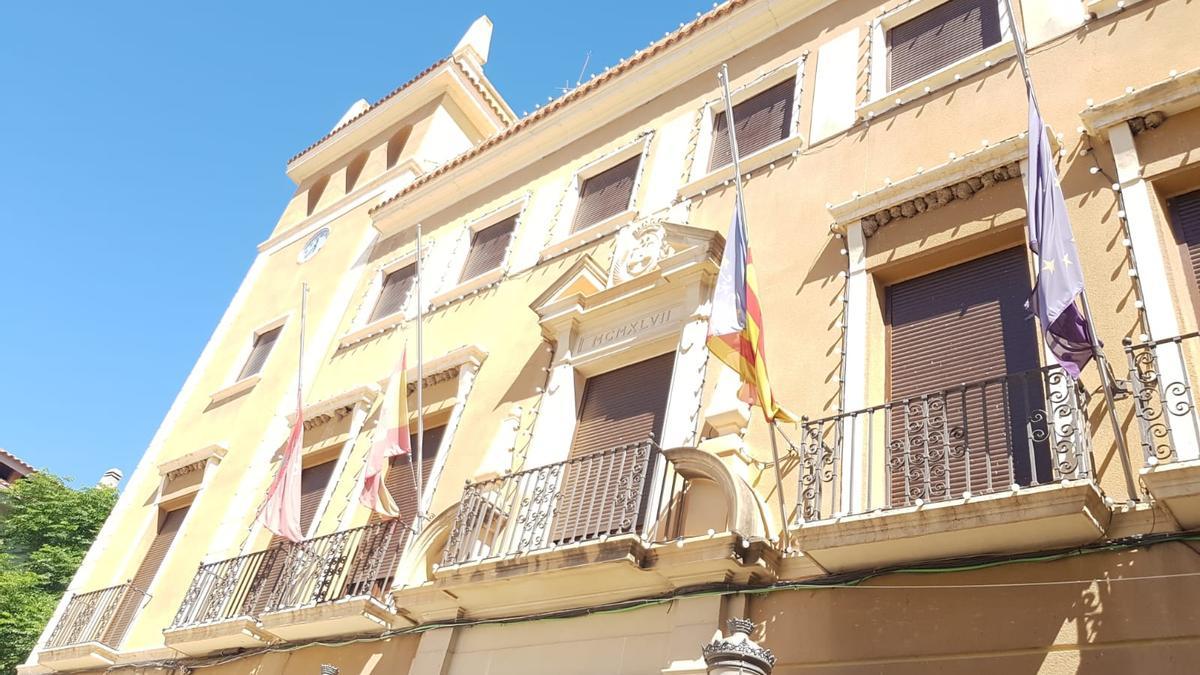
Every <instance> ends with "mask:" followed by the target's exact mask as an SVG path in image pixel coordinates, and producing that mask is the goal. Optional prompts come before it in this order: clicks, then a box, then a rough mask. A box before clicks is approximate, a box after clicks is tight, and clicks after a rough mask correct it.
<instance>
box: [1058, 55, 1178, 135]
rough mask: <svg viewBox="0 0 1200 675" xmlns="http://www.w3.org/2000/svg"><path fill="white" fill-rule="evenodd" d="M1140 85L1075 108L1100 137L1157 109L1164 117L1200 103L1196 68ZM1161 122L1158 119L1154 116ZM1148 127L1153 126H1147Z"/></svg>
mask: <svg viewBox="0 0 1200 675" xmlns="http://www.w3.org/2000/svg"><path fill="white" fill-rule="evenodd" d="M1171 72H1172V73H1173V74H1172V75H1170V76H1169V77H1167V78H1166V79H1163V80H1159V81H1157V82H1154V83H1152V84H1150V85H1148V86H1145V87H1142V88H1141V89H1134V88H1133V87H1130V88H1129V89H1127V90H1126V91H1125V93H1124V94H1121V95H1120V96H1117V97H1115V98H1111V99H1109V100H1107V101H1104V102H1103V103H1097V104H1093V103H1092V102H1091V101H1089V102H1088V106H1087V107H1086V108H1084V109H1083V110H1081V111H1080V112H1079V119H1080V120H1082V121H1083V127H1084V128H1085V129H1086V130H1087V132H1088V133H1089V134H1092V135H1094V136H1099V137H1101V138H1104V137H1106V136H1107V135H1108V130H1109V128H1111V127H1112V126H1114V125H1116V124H1120V123H1122V122H1127V121H1129V120H1131V119H1134V118H1139V117H1149V116H1150V115H1151V114H1153V113H1160V114H1161V115H1163V116H1164V117H1167V116H1171V115H1177V114H1179V113H1181V112H1185V111H1187V110H1192V109H1193V108H1197V107H1200V68H1193V69H1191V70H1187V71H1184V72H1182V73H1175V71H1171ZM1158 121H1159V122H1161V119H1160V120H1158ZM1149 128H1153V126H1150V127H1149Z"/></svg>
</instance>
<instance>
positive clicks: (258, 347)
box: [238, 326, 283, 380]
mask: <svg viewBox="0 0 1200 675" xmlns="http://www.w3.org/2000/svg"><path fill="white" fill-rule="evenodd" d="M281 331H283V326H278V327H276V328H272V329H271V330H268V331H263V332H262V333H259V334H258V335H256V336H254V346H253V347H252V348H251V349H250V356H249V357H248V358H247V359H246V365H244V366H242V372H241V373H240V374H238V379H239V380H244V379H246V378H247V377H250V376H251V375H257V374H258V373H259V371H261V370H262V368H263V364H265V363H266V362H267V357H268V356H270V354H271V348H272V347H274V346H275V340H277V339H278V338H279V333H280V332H281Z"/></svg>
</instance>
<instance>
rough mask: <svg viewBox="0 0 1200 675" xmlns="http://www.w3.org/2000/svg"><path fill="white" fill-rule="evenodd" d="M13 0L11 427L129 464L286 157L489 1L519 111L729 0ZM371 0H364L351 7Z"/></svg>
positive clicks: (100, 465) (0, 73) (75, 468)
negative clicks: (591, 1)
mask: <svg viewBox="0 0 1200 675" xmlns="http://www.w3.org/2000/svg"><path fill="white" fill-rule="evenodd" d="M604 5H605V9H606V11H604V12H596V11H587V10H588V8H589V7H592V6H591V5H587V4H583V3H563V2H541V1H539V2H530V1H526V2H507V3H500V2H494V1H493V2H453V3H449V2H443V3H433V4H428V3H421V4H419V5H418V4H417V3H401V2H359V3H352V4H341V5H339V4H336V3H321V4H320V5H317V4H316V3H313V4H311V5H308V4H304V3H293V2H286V3H285V2H231V1H217V0H214V1H213V2H205V3H187V4H182V3H160V2H156V3H152V2H120V3H92V2H86V3H85V2H78V3H63V2H40V3H8V4H7V5H6V6H5V8H4V10H3V12H2V13H0V129H2V135H0V236H2V237H3V239H2V240H0V447H3V448H6V449H8V450H9V451H10V452H13V453H15V454H17V455H18V456H20V457H22V458H24V459H25V460H26V461H28V462H30V463H32V464H34V465H35V466H38V467H43V468H49V469H50V470H52V471H55V472H57V473H61V474H65V475H67V476H71V477H73V478H74V479H75V481H76V483H77V484H90V483H92V482H94V481H95V480H96V479H97V478H99V476H100V474H102V473H103V472H104V470H106V469H107V468H109V467H114V466H115V467H119V468H121V469H123V470H124V471H125V472H126V473H127V474H128V473H129V472H130V471H131V470H132V469H133V467H134V466H135V465H136V463H137V460H138V458H139V457H140V456H141V454H142V452H143V451H144V450H145V448H146V445H147V443H148V442H149V440H150V437H151V436H152V435H153V434H154V431H155V429H156V428H157V427H158V424H159V421H160V420H161V419H162V417H163V415H164V414H165V413H166V410H167V408H168V407H169V406H170V404H171V401H172V400H173V399H174V396H175V393H176V392H177V391H178V389H179V387H180V386H181V385H182V383H183V380H184V378H185V377H186V376H187V373H188V371H189V370H190V369H191V366H192V363H193V362H194V361H195V359H196V357H197V356H198V355H199V353H200V350H201V348H202V347H203V345H204V343H205V342H206V341H207V339H208V336H209V334H210V333H211V332H212V329H213V328H214V327H215V326H216V323H217V320H218V318H219V317H220V314H221V312H222V310H223V309H224V308H225V305H226V304H228V302H229V299H230V298H231V297H232V295H233V292H234V290H235V289H236V287H237V285H238V283H239V282H240V281H241V278H242V276H243V275H244V274H245V271H246V269H247V268H248V267H249V265H250V262H251V260H252V258H253V256H254V251H255V249H254V247H255V245H256V244H257V243H258V242H260V241H262V240H263V239H265V238H266V237H267V235H268V234H269V233H270V230H271V228H272V227H273V226H274V224H275V221H276V219H277V218H278V216H279V213H280V212H281V211H282V209H283V206H284V204H285V203H286V201H287V199H288V197H289V196H290V194H291V192H292V187H293V186H292V184H291V182H290V181H289V180H288V179H287V177H286V176H285V175H284V173H283V169H284V162H285V161H286V160H287V158H288V157H290V156H291V155H292V154H294V153H295V152H296V151H298V150H300V149H301V148H304V147H305V146H307V145H308V144H309V143H311V142H312V141H313V140H315V139H316V138H318V137H320V136H321V135H322V134H324V133H325V132H326V131H328V129H329V127H330V126H332V125H333V123H334V122H336V121H337V119H338V118H339V117H340V116H341V114H342V113H343V112H344V111H345V109H346V108H347V107H348V106H349V105H350V104H351V103H352V102H353V101H354V100H356V99H358V98H366V99H368V100H375V99H376V98H378V97H380V96H382V95H383V94H385V93H387V92H388V91H389V90H391V89H392V88H393V87H395V86H396V85H398V84H400V83H401V82H404V81H406V80H408V79H409V78H410V77H411V76H412V75H414V74H416V73H417V72H418V71H420V70H422V69H423V68H425V67H426V66H428V65H429V64H430V63H432V62H433V61H435V60H436V59H438V58H441V57H442V56H444V55H446V54H448V53H449V51H450V50H451V48H452V47H453V46H454V44H455V43H456V42H457V41H458V39H459V37H460V36H461V35H462V33H463V32H464V31H465V30H466V28H467V26H469V25H470V23H471V22H472V21H473V20H474V19H475V18H476V17H477V16H479V15H480V14H487V15H489V16H490V17H491V19H492V21H493V22H494V23H495V26H496V27H495V33H494V36H493V40H492V51H491V58H490V61H489V63H488V65H487V68H486V69H487V72H488V75H489V77H490V78H491V79H492V81H493V82H494V83H495V84H496V86H497V87H498V88H499V89H500V91H501V93H502V94H503V95H504V96H505V97H506V98H507V99H508V101H509V104H510V105H511V106H512V107H513V109H515V110H516V111H517V112H518V113H520V112H522V111H525V110H532V109H533V106H534V104H535V103H544V102H545V101H546V97H547V96H550V95H555V96H557V95H558V93H559V89H558V88H559V87H562V86H564V84H566V83H568V82H570V83H573V82H574V81H575V80H576V79H577V78H578V76H579V73H580V68H581V66H582V65H583V63H584V58H585V56H586V55H587V53H588V52H589V51H590V52H591V57H590V65H589V66H588V69H587V70H588V71H589V72H595V71H599V70H602V69H603V68H604V67H605V66H608V65H612V64H615V63H616V62H617V60H618V59H620V58H623V57H626V56H628V55H629V54H631V53H633V52H634V51H636V50H637V49H640V48H642V47H644V46H646V44H647V43H649V42H650V41H651V40H653V39H657V38H659V37H661V36H662V35H663V33H664V32H666V31H668V30H671V29H674V28H676V27H678V25H679V23H680V22H682V21H687V20H690V19H691V18H694V17H695V15H696V12H698V11H701V10H706V9H708V8H709V7H711V4H710V2H694V1H691V0H672V1H669V2H667V1H663V2H646V1H645V0H641V1H628V0H608V1H607V2H606V3H604ZM351 7H353V9H350V8H351Z"/></svg>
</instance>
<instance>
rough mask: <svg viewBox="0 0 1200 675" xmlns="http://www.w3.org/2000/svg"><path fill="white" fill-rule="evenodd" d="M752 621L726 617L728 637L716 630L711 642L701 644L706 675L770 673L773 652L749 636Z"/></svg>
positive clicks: (773, 660) (764, 674)
mask: <svg viewBox="0 0 1200 675" xmlns="http://www.w3.org/2000/svg"><path fill="white" fill-rule="evenodd" d="M753 630H754V622H752V621H750V620H749V619H745V618H739V619H730V620H729V636H728V637H721V632H720V631H717V633H716V634H715V635H713V640H712V642H710V643H708V644H706V645H704V647H702V648H701V652H702V653H703V654H704V663H706V664H707V665H708V674H709V675H733V674H734V673H744V674H745V675H770V673H771V671H772V670H773V669H774V668H775V655H774V654H772V653H771V650H770V649H767V648H766V647H763V646H760V645H759V644H758V643H756V642H755V641H754V640H751V639H750V632H751V631H753Z"/></svg>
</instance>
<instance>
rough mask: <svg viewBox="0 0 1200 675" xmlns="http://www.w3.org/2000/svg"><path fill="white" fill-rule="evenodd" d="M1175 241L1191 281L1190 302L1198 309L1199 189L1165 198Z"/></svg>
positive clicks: (1199, 293) (1199, 255)
mask: <svg viewBox="0 0 1200 675" xmlns="http://www.w3.org/2000/svg"><path fill="white" fill-rule="evenodd" d="M1167 211H1168V212H1169V213H1170V214H1171V224H1172V225H1173V226H1174V230H1175V241H1176V243H1177V244H1178V245H1179V252H1180V254H1181V255H1182V256H1183V266H1184V268H1185V269H1186V271H1187V276H1188V279H1189V280H1190V281H1191V284H1192V286H1191V295H1192V303H1193V304H1194V305H1195V306H1196V308H1197V311H1200V190H1195V191H1193V192H1188V193H1186V194H1182V195H1179V196H1176V197H1172V198H1170V199H1168V200H1167Z"/></svg>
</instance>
